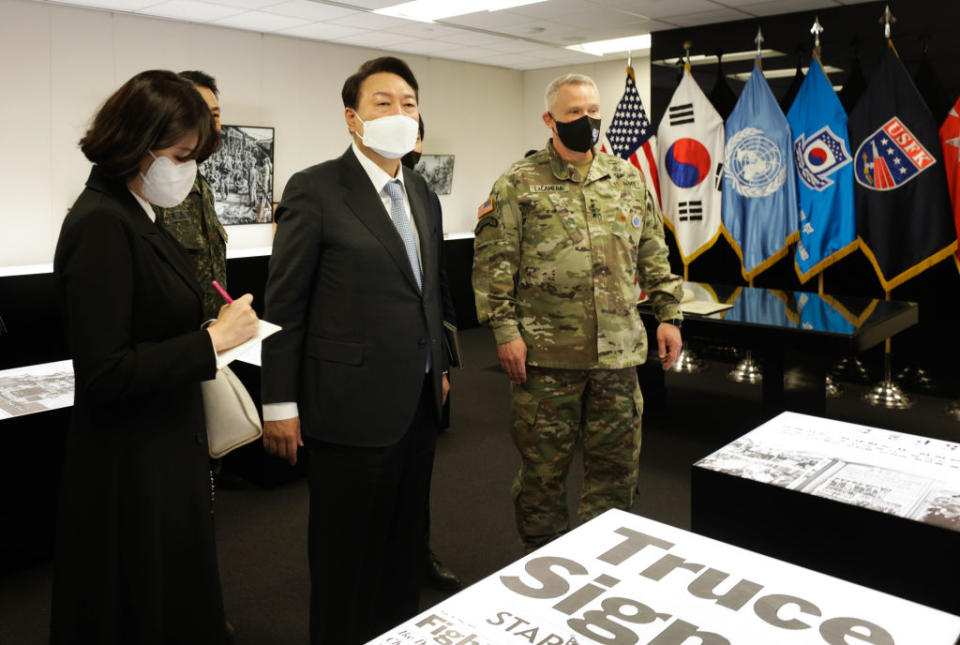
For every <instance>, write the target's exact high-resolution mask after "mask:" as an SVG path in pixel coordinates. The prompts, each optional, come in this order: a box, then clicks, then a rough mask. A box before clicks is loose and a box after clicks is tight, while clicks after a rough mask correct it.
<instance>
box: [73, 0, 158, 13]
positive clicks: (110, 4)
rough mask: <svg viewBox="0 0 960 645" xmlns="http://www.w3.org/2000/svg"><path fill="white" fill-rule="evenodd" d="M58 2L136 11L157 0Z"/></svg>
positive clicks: (155, 2)
mask: <svg viewBox="0 0 960 645" xmlns="http://www.w3.org/2000/svg"><path fill="white" fill-rule="evenodd" d="M57 2H59V3H60V4H71V5H79V6H81V7H92V8H94V9H114V10H117V11H137V10H138V9H143V8H144V7H149V6H150V5H155V4H157V0H57Z"/></svg>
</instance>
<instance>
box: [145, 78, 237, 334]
mask: <svg viewBox="0 0 960 645" xmlns="http://www.w3.org/2000/svg"><path fill="white" fill-rule="evenodd" d="M180 75H181V76H183V77H184V78H186V79H187V80H189V81H191V82H192V83H193V85H194V87H196V88H197V91H198V92H200V95H201V96H203V98H204V99H205V100H206V102H207V105H209V106H210V111H211V113H212V114H213V119H214V125H215V127H216V129H217V132H219V131H220V105H219V103H218V102H217V84H216V81H215V80H214V79H213V78H212V77H210V76H209V75H207V74H204V73H203V72H181V73H180ZM153 210H154V211H155V212H156V214H157V223H158V224H160V226H162V227H163V228H165V229H166V230H167V231H169V232H170V234H171V235H173V237H174V238H176V240H177V241H178V242H180V244H181V245H182V246H183V248H185V249H186V250H187V253H188V254H189V255H190V258H191V259H192V260H193V267H194V271H195V272H196V276H197V281H198V282H199V285H200V291H201V292H202V293H203V312H204V315H205V316H206V317H207V318H216V317H217V314H218V313H219V312H220V307H222V306H223V305H224V304H225V303H224V302H223V298H221V297H220V294H219V293H218V292H217V290H216V288H214V286H213V284H212V282H213V280H216V281H217V282H219V283H220V286H222V287H223V288H224V289H226V288H227V232H226V231H225V230H224V229H223V225H222V224H220V220H218V219H217V212H216V210H215V209H214V196H213V190H212V189H211V188H210V184H209V183H207V180H206V179H204V178H203V176H202V175H201V174H200V173H199V172H198V173H197V179H196V181H195V182H194V184H193V188H192V189H191V190H190V194H189V195H187V198H186V199H184V200H183V201H182V202H181V203H180V204H178V205H177V206H174V207H173V208H160V207H159V206H154V207H153Z"/></svg>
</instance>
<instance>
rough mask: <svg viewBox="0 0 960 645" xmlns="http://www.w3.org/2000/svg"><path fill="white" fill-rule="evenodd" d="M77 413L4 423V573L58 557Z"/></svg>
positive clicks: (0, 474)
mask: <svg viewBox="0 0 960 645" xmlns="http://www.w3.org/2000/svg"><path fill="white" fill-rule="evenodd" d="M71 409H72V408H62V409H59V410H50V411H47V412H38V413H36V414H30V415H26V416H22V417H14V418H11V419H4V420H3V421H2V425H0V429H2V431H3V450H2V451H0V491H3V495H0V526H2V527H3V530H0V574H3V573H5V572H8V571H12V570H15V569H19V568H22V567H24V566H27V565H29V564H31V563H33V562H36V561H40V560H44V559H46V558H49V557H50V556H51V555H53V546H54V536H55V528H56V524H57V522H56V518H57V500H58V499H59V497H60V482H61V480H62V476H61V471H62V468H61V466H60V465H61V464H62V463H63V452H64V445H65V443H66V435H67V427H68V425H69V423H70V412H71Z"/></svg>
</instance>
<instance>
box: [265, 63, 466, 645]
mask: <svg viewBox="0 0 960 645" xmlns="http://www.w3.org/2000/svg"><path fill="white" fill-rule="evenodd" d="M417 89H418V85H417V81H416V78H414V76H413V73H412V72H411V71H410V68H409V67H407V65H406V63H404V62H403V61H401V60H399V59H396V58H392V57H385V58H378V59H375V60H371V61H368V62H366V63H364V64H363V65H362V66H361V67H360V69H359V70H358V71H357V73H356V74H354V75H353V76H351V77H350V78H348V79H347V80H346V82H345V83H344V86H343V91H342V97H343V105H344V108H345V119H346V124H347V128H348V129H349V131H350V133H351V135H352V136H353V144H352V145H351V146H350V147H349V148H348V149H347V151H346V152H345V153H344V154H343V156H341V157H340V158H338V159H333V160H330V161H327V162H325V163H322V164H319V165H317V166H313V167H311V168H307V169H306V170H303V171H301V172H299V173H297V174H295V175H294V176H293V177H291V178H290V180H289V181H288V182H287V186H286V189H285V190H284V194H283V199H282V201H281V203H280V206H279V207H278V209H277V213H276V220H277V233H276V238H275V239H274V246H273V255H272V257H271V260H270V269H269V276H268V278H267V287H266V312H265V318H266V319H268V320H271V321H273V322H276V323H277V324H279V325H281V326H282V327H283V331H281V332H279V333H277V334H275V335H274V336H272V337H271V338H270V339H268V340H267V342H265V343H264V346H263V403H264V420H265V424H264V447H265V448H266V450H267V451H268V452H270V453H272V454H275V455H278V456H280V457H283V458H285V459H287V460H289V461H290V462H291V463H296V460H297V448H298V446H305V448H306V451H307V453H308V478H309V486H310V522H309V552H310V575H311V599H310V611H311V620H310V633H311V643H312V644H313V645H320V644H323V645H354V644H362V643H365V642H367V641H368V640H369V639H371V638H373V637H374V636H376V635H377V634H378V633H380V632H383V631H385V630H387V629H389V628H390V627H391V626H393V625H395V624H397V623H399V622H402V621H403V620H405V619H406V618H408V617H410V616H411V615H413V614H414V613H416V611H417V605H418V601H419V587H420V577H421V568H422V565H421V563H422V558H423V553H424V549H425V544H426V521H427V518H426V504H425V500H426V498H427V494H428V491H429V486H430V471H431V469H432V466H433V454H434V444H435V440H436V434H437V426H438V418H439V410H440V407H441V405H442V403H443V400H444V399H445V398H446V393H447V390H448V389H449V384H448V382H447V378H446V376H445V375H444V374H443V373H444V371H445V370H446V369H447V364H448V359H447V355H446V350H445V348H444V345H443V342H444V341H443V328H442V313H441V312H442V302H441V295H440V264H439V257H440V245H441V243H442V239H441V237H442V236H441V234H440V229H439V224H438V222H437V221H436V219H435V218H433V217H431V212H430V202H429V201H428V200H429V197H428V191H427V187H426V184H425V183H424V181H423V179H422V178H421V177H420V176H419V175H417V174H416V173H413V172H411V171H409V170H405V169H403V167H402V166H401V164H400V158H401V157H402V156H403V155H404V154H406V153H407V152H409V151H410V150H412V149H413V146H414V143H415V141H416V135H417V118H418V104H417V99H418V94H417Z"/></svg>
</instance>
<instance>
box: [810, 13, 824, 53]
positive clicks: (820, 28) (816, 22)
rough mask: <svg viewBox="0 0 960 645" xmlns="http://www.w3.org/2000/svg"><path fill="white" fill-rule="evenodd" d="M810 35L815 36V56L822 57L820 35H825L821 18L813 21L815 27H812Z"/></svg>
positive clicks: (818, 17)
mask: <svg viewBox="0 0 960 645" xmlns="http://www.w3.org/2000/svg"><path fill="white" fill-rule="evenodd" d="M810 33H811V34H813V51H814V54H815V55H817V56H819V55H820V34H822V33H823V25H821V24H820V16H817V17H815V18H814V19H813V26H812V27H810Z"/></svg>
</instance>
